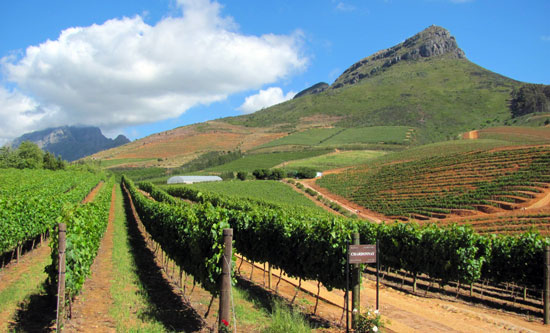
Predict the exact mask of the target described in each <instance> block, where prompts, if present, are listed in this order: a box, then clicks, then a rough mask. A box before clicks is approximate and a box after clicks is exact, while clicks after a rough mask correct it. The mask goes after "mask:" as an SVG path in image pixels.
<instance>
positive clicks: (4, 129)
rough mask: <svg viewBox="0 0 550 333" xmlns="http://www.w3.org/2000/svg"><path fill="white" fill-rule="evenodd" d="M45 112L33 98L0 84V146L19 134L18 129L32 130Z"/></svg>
mask: <svg viewBox="0 0 550 333" xmlns="http://www.w3.org/2000/svg"><path fill="white" fill-rule="evenodd" d="M45 112H46V111H45V110H42V109H40V107H39V104H38V103H37V102H36V101H34V100H33V99H31V98H29V97H27V96H25V95H23V94H21V93H20V92H18V91H17V90H13V91H10V90H8V89H5V88H4V87H1V86H0V119H2V122H1V123H0V129H1V130H0V146H3V145H4V144H6V143H7V142H8V141H10V140H11V139H13V138H15V137H17V136H19V135H20V134H21V133H20V131H30V130H32V129H33V128H34V127H35V126H37V125H38V124H39V122H40V120H41V119H42V118H43V117H44V114H45Z"/></svg>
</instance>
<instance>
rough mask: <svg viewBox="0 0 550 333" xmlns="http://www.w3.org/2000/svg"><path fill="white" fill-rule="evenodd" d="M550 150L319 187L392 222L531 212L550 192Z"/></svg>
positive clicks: (496, 153) (392, 171)
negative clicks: (531, 205) (523, 209)
mask: <svg viewBox="0 0 550 333" xmlns="http://www.w3.org/2000/svg"><path fill="white" fill-rule="evenodd" d="M549 166H550V147H549V146H539V147H529V148H525V147H524V148H507V149H505V148H501V149H496V150H490V151H475V152H469V153H462V154H452V155H448V156H436V157H430V158H422V159H418V160H413V161H409V162H401V163H394V164H386V165H382V166H380V167H377V168H374V169H370V170H369V169H365V168H361V167H359V168H355V169H353V170H350V171H347V172H345V173H341V174H332V175H327V176H326V177H323V178H322V179H319V180H318V181H317V184H318V185H320V186H322V187H325V188H327V189H328V190H330V191H331V192H334V193H336V194H338V195H341V196H343V197H345V198H346V199H349V200H351V201H353V202H355V203H357V204H359V205H361V206H363V207H365V208H367V209H370V210H373V211H376V212H379V213H382V214H384V215H386V216H388V217H389V218H397V219H402V220H408V219H410V218H414V219H418V220H429V219H431V218H437V219H445V218H449V217H456V216H473V215H478V214H480V213H497V212H504V211H512V210H518V209H520V210H521V209H522V208H527V207H529V206H530V204H531V203H532V202H534V201H537V200H539V199H540V198H541V197H542V196H544V195H545V191H546V189H547V188H548V187H550V168H549Z"/></svg>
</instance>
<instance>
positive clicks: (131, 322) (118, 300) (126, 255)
mask: <svg viewBox="0 0 550 333" xmlns="http://www.w3.org/2000/svg"><path fill="white" fill-rule="evenodd" d="M113 243H114V248H113V281H112V284H111V294H112V296H113V299H114V306H113V307H112V309H111V315H112V316H113V318H114V319H115V321H116V328H117V331H119V332H138V331H139V332H163V331H166V330H165V328H164V325H162V323H160V322H159V321H157V320H156V319H155V318H154V317H151V316H148V315H146V314H147V313H150V312H151V309H150V305H149V303H148V301H147V297H146V291H145V288H144V287H143V286H142V285H141V282H140V279H139V277H138V275H137V274H136V271H137V268H136V264H135V262H134V261H133V259H132V258H133V257H132V255H131V247H130V244H129V241H128V232H127V229H126V212H125V210H124V205H123V199H122V192H121V190H120V187H117V192H116V209H115V221H114V235H113Z"/></svg>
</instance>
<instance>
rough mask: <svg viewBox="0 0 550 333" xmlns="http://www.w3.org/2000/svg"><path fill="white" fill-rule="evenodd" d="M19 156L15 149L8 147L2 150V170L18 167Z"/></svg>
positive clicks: (0, 155)
mask: <svg viewBox="0 0 550 333" xmlns="http://www.w3.org/2000/svg"><path fill="white" fill-rule="evenodd" d="M16 160H17V156H16V154H15V152H14V151H13V149H11V148H10V147H8V146H4V147H2V148H0V168H2V169H5V168H14V167H15V166H16Z"/></svg>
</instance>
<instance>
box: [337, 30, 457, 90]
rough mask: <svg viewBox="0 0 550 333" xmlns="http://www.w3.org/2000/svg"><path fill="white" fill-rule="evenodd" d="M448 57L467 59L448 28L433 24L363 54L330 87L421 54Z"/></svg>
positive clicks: (345, 83) (419, 56)
mask: <svg viewBox="0 0 550 333" xmlns="http://www.w3.org/2000/svg"><path fill="white" fill-rule="evenodd" d="M443 56H444V57H448V58H453V59H465V58H466V55H465V54H464V51H462V50H461V49H460V48H459V47H458V44H457V43H456V40H455V38H454V37H453V36H451V34H450V33H449V31H448V30H446V29H444V28H442V27H438V26H435V25H432V26H430V27H428V28H426V29H424V30H423V31H421V32H419V33H417V34H416V35H414V36H412V37H410V38H408V39H406V40H405V41H404V42H403V43H400V44H398V45H396V46H393V47H391V48H389V49H385V50H381V51H378V52H376V53H375V54H373V55H371V56H369V57H367V58H364V59H362V60H360V61H358V62H356V63H355V64H353V66H351V67H350V68H348V69H347V70H346V71H345V72H344V73H343V74H342V75H340V77H339V78H338V79H336V81H335V82H334V83H333V84H332V86H331V88H333V89H337V88H341V87H343V86H345V85H349V84H355V83H357V82H359V81H361V80H362V79H364V78H368V77H371V76H373V75H377V74H379V73H381V72H383V71H385V70H387V69H388V68H390V67H391V66H393V65H395V64H397V63H399V62H401V61H416V60H419V59H421V58H431V57H443Z"/></svg>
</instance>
